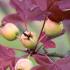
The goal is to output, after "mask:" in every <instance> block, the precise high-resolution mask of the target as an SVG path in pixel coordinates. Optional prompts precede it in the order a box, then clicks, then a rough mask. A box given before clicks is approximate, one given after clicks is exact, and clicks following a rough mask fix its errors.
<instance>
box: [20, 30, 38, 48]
mask: <svg viewBox="0 0 70 70" xmlns="http://www.w3.org/2000/svg"><path fill="white" fill-rule="evenodd" d="M25 33H26V34H29V33H31V35H32V38H30V39H28V38H27V37H26V36H25V35H24V34H22V35H21V37H20V39H21V42H22V44H23V45H24V47H25V48H28V49H34V48H35V45H36V43H37V36H36V34H35V33H34V32H27V31H26V32H25Z"/></svg>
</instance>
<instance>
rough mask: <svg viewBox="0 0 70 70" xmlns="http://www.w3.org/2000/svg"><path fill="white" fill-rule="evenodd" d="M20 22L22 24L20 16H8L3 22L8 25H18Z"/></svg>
mask: <svg viewBox="0 0 70 70" xmlns="http://www.w3.org/2000/svg"><path fill="white" fill-rule="evenodd" d="M18 22H22V20H21V19H20V17H19V16H18V14H11V15H7V16H6V17H4V18H3V20H2V23H3V24H6V23H18Z"/></svg>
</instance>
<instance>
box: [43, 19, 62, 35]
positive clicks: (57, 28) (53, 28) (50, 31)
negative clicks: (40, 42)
mask: <svg viewBox="0 0 70 70" xmlns="http://www.w3.org/2000/svg"><path fill="white" fill-rule="evenodd" d="M62 30H63V24H62V23H56V22H54V21H51V20H50V19H48V20H46V24H45V26H44V32H45V33H46V35H47V36H57V35H59V34H60V33H61V32H62Z"/></svg>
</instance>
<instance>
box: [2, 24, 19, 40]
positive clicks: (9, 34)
mask: <svg viewBox="0 0 70 70" xmlns="http://www.w3.org/2000/svg"><path fill="white" fill-rule="evenodd" d="M1 35H2V36H3V37H4V38H5V39H7V40H9V41H12V40H15V39H16V38H17V36H18V35H19V29H18V28H17V27H16V25H14V24H12V23H7V24H6V25H4V26H3V27H2V28H1Z"/></svg>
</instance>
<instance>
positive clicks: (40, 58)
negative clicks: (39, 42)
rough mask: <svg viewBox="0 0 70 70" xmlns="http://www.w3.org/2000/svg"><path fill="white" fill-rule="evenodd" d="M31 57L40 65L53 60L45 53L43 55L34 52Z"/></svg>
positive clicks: (50, 62)
mask: <svg viewBox="0 0 70 70" xmlns="http://www.w3.org/2000/svg"><path fill="white" fill-rule="evenodd" d="M33 57H34V59H35V60H36V61H37V63H38V64H40V65H46V64H47V63H48V64H52V63H53V61H52V60H51V59H50V58H49V57H48V56H46V55H45V56H43V55H39V54H36V55H33Z"/></svg>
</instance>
